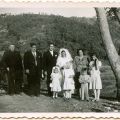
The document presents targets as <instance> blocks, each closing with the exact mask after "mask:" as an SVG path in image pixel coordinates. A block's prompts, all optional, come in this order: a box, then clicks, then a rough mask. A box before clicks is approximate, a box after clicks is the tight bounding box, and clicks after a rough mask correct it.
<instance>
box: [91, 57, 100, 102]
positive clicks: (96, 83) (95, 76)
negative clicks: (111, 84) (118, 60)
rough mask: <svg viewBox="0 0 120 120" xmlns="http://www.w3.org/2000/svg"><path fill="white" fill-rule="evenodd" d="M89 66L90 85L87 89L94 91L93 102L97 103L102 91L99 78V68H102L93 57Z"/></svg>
mask: <svg viewBox="0 0 120 120" xmlns="http://www.w3.org/2000/svg"><path fill="white" fill-rule="evenodd" d="M89 66H90V69H91V83H90V86H89V88H90V89H93V90H94V96H95V98H94V100H93V101H99V99H100V90H101V89H102V81H101V77H100V67H101V66H102V63H101V61H99V60H98V59H97V57H96V56H95V55H93V56H92V61H91V62H90V64H89Z"/></svg>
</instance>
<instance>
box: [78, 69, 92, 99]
mask: <svg viewBox="0 0 120 120" xmlns="http://www.w3.org/2000/svg"><path fill="white" fill-rule="evenodd" d="M79 82H80V84H81V88H80V98H81V100H87V101H89V94H88V84H89V83H90V76H89V75H88V74H87V68H83V69H82V74H81V75H80V77H79Z"/></svg>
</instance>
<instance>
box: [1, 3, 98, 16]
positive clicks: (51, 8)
mask: <svg viewBox="0 0 120 120" xmlns="http://www.w3.org/2000/svg"><path fill="white" fill-rule="evenodd" d="M1 13H11V14H21V13H36V14H37V13H44V14H48V15H49V14H54V15H61V16H65V17H73V16H74V17H94V16H96V13H95V10H94V8H93V7H91V6H87V7H85V6H84V7H83V6H81V5H80V4H78V3H69V4H68V3H65V2H64V3H62V2H61V3H58V2H55V3H53V2H48V3H40V2H39V3H15V2H11V3H4V2H2V3H0V14H1Z"/></svg>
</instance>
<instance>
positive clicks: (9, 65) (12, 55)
mask: <svg viewBox="0 0 120 120" xmlns="http://www.w3.org/2000/svg"><path fill="white" fill-rule="evenodd" d="M2 63H3V64H4V67H5V68H6V70H7V73H8V94H9V95H13V94H19V93H20V92H21V91H22V82H23V66H22V58H21V55H20V52H19V51H16V50H15V45H14V44H10V45H9V49H8V51H6V52H4V55H3V57H2Z"/></svg>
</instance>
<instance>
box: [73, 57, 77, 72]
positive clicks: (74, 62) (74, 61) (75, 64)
mask: <svg viewBox="0 0 120 120" xmlns="http://www.w3.org/2000/svg"><path fill="white" fill-rule="evenodd" d="M73 68H74V70H75V71H77V62H76V57H75V58H74V60H73Z"/></svg>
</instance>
